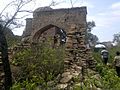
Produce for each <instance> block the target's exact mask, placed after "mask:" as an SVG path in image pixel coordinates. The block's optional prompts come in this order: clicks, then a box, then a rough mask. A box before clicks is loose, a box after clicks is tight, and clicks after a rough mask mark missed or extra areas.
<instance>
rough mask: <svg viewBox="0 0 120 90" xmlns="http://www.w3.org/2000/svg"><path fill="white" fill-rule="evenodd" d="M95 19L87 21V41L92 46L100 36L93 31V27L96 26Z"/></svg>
mask: <svg viewBox="0 0 120 90" xmlns="http://www.w3.org/2000/svg"><path fill="white" fill-rule="evenodd" d="M95 26H96V25H95V22H94V21H89V22H87V38H86V39H87V43H88V44H89V45H90V47H93V46H94V45H95V44H96V43H97V41H98V40H99V39H98V37H97V36H96V35H94V34H92V33H91V31H92V29H93V28H94V27H95Z"/></svg>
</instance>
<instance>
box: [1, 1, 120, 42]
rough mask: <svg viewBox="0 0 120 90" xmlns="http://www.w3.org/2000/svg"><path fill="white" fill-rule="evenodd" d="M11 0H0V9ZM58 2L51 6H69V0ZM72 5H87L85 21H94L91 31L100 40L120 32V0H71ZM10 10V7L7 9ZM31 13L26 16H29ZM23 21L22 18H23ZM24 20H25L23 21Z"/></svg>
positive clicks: (39, 5)
mask: <svg viewBox="0 0 120 90" xmlns="http://www.w3.org/2000/svg"><path fill="white" fill-rule="evenodd" d="M9 1H11V0H0V11H1V10H2V8H3V7H5V5H6V4H7V3H8V2H9ZM51 1H52V0H36V2H35V3H36V4H35V3H31V4H29V5H27V6H26V7H25V8H26V9H28V10H29V9H32V10H34V9H36V8H38V7H43V6H49V4H50V3H51ZM54 1H55V2H58V3H59V4H58V5H56V6H55V7H52V8H70V7H71V3H70V0H54ZM72 1H73V6H74V7H81V6H87V12H88V14H87V21H92V20H93V21H95V23H96V27H95V28H94V29H93V30H92V33H93V34H95V35H97V36H98V38H99V40H100V41H112V40H113V35H114V34H116V33H119V32H120V25H119V24H120V1H119V0H72ZM8 11H10V12H11V9H8ZM31 16H32V15H30V16H28V18H29V17H31ZM23 21H24V20H23ZM24 22H25V21H24ZM23 30H24V27H23V28H22V30H19V29H16V30H14V31H13V32H14V34H17V35H21V34H22V31H23Z"/></svg>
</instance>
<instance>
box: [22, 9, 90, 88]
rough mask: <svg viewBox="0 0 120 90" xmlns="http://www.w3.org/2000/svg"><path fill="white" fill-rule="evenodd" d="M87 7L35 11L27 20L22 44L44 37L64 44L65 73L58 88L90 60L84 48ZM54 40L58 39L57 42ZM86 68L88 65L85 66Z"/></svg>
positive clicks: (87, 51) (65, 84)
mask: <svg viewBox="0 0 120 90" xmlns="http://www.w3.org/2000/svg"><path fill="white" fill-rule="evenodd" d="M86 15H87V10H86V7H75V8H67V9H52V8H50V7H45V8H38V9H36V10H35V11H34V12H33V18H27V19H26V28H25V31H24V33H23V41H24V42H31V43H37V42H39V41H41V40H42V39H43V38H44V37H51V38H52V39H53V41H54V43H58V42H59V44H58V45H61V44H64V45H65V51H66V56H65V60H64V64H65V70H64V73H63V74H62V78H61V80H60V84H58V87H60V88H65V87H67V86H68V85H69V84H70V83H72V81H70V80H71V79H72V78H73V77H74V76H75V77H76V76H77V77H79V75H80V73H81V69H82V68H81V67H84V66H86V64H88V63H87V62H88V61H89V64H91V63H90V61H91V55H90V52H89V50H88V49H87V47H86V41H85V40H86V39H85V38H86ZM56 38H57V39H56ZM88 66H89V65H88Z"/></svg>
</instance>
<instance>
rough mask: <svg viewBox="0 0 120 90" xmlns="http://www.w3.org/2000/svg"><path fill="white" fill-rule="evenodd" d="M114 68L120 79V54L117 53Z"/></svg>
mask: <svg viewBox="0 0 120 90" xmlns="http://www.w3.org/2000/svg"><path fill="white" fill-rule="evenodd" d="M114 66H115V69H116V72H117V75H118V76H119V77H120V52H119V51H117V52H116V56H115V57H114Z"/></svg>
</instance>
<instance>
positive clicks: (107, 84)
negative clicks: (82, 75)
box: [93, 47, 120, 90]
mask: <svg viewBox="0 0 120 90" xmlns="http://www.w3.org/2000/svg"><path fill="white" fill-rule="evenodd" d="M117 50H120V48H119V47H113V48H110V49H109V50H108V51H109V61H108V63H109V65H107V66H105V65H104V64H103V63H102V60H101V58H100V53H99V52H98V53H97V52H95V53H93V56H94V58H95V60H96V61H97V63H98V64H97V66H96V70H97V71H98V72H99V74H100V76H101V79H100V80H99V82H100V83H102V89H104V90H119V88H120V83H119V82H120V78H119V77H118V76H117V74H116V71H115V69H114V67H113V66H112V63H113V59H114V56H115V52H116V51H117Z"/></svg>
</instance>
